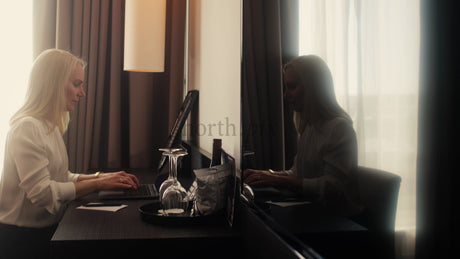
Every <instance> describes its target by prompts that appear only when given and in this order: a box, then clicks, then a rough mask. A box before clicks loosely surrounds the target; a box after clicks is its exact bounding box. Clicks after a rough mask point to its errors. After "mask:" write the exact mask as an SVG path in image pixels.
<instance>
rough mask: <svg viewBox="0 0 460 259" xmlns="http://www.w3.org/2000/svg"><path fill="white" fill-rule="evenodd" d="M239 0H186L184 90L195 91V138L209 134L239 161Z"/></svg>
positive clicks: (207, 140) (207, 141) (204, 139)
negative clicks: (187, 27)
mask: <svg viewBox="0 0 460 259" xmlns="http://www.w3.org/2000/svg"><path fill="white" fill-rule="evenodd" d="M241 11H242V8H241V1H240V0H231V1H228V0H190V34H189V35H190V36H189V37H190V38H189V90H192V89H196V90H199V92H200V97H199V115H198V116H199V127H198V144H199V146H200V147H201V148H202V149H204V150H205V151H207V152H210V153H211V152H212V140H213V139H214V138H221V139H222V147H223V149H224V150H225V151H227V152H228V153H229V154H231V155H232V156H233V157H235V159H236V164H237V167H238V168H239V163H240V161H239V160H240V156H241V150H240V146H241V144H240V142H241V140H240V139H241V138H240V135H241V134H240V125H241V123H240V106H241V86H240V82H241Z"/></svg>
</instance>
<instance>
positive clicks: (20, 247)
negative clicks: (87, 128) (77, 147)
mask: <svg viewBox="0 0 460 259" xmlns="http://www.w3.org/2000/svg"><path fill="white" fill-rule="evenodd" d="M84 68H85V62H84V61H82V60H81V59H79V58H77V57H76V56H74V55H72V54H71V53H70V52H67V51H63V50H58V49H50V50H46V51H44V52H43V53H41V54H40V55H39V56H38V57H37V58H36V60H35V62H34V64H33V67H32V70H31V73H30V77H29V86H28V91H27V95H26V98H25V103H24V105H23V106H22V107H21V108H20V109H19V110H18V111H17V112H16V113H15V114H14V115H13V116H12V118H11V121H10V130H9V132H8V136H7V139H6V143H5V157H4V167H3V171H2V175H1V178H0V248H1V249H0V253H1V254H2V257H3V256H5V257H6V258H10V257H9V256H11V258H23V257H25V256H29V255H32V257H28V258H40V257H46V256H47V251H48V241H49V240H50V238H51V236H52V234H53V232H54V229H55V226H56V225H57V223H58V221H59V220H60V218H61V216H62V214H63V212H64V210H65V208H66V204H67V203H68V202H69V201H71V200H73V199H75V198H77V197H81V196H83V195H86V194H89V193H91V192H95V191H98V190H107V189H119V188H137V187H138V185H139V182H138V180H137V178H136V177H135V176H133V175H131V174H127V173H126V172H122V171H121V172H114V173H97V174H95V175H89V174H73V173H71V172H70V171H69V170H68V158H67V151H66V147H65V145H64V142H63V139H62V135H63V134H64V132H65V131H66V130H67V125H68V123H69V112H70V111H72V110H73V109H74V108H75V106H76V105H77V103H78V101H79V100H80V98H83V97H85V91H84V89H83V85H84V81H85V72H84ZM21 253H25V254H24V255H22V254H21Z"/></svg>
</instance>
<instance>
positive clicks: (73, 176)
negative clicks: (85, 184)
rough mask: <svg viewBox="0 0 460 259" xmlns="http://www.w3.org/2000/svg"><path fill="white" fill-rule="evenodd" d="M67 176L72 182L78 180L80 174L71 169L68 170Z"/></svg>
mask: <svg viewBox="0 0 460 259" xmlns="http://www.w3.org/2000/svg"><path fill="white" fill-rule="evenodd" d="M67 176H68V179H69V181H70V182H78V177H79V176H80V174H74V173H72V172H70V171H67Z"/></svg>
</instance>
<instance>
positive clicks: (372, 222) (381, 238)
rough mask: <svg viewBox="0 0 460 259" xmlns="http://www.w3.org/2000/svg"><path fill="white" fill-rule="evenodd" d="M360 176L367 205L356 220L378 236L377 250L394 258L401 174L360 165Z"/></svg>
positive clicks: (358, 173)
mask: <svg viewBox="0 0 460 259" xmlns="http://www.w3.org/2000/svg"><path fill="white" fill-rule="evenodd" d="M356 178H357V180H358V188H359V194H360V197H361V201H362V203H363V204H364V206H365V211H364V213H363V215H362V216H360V217H359V218H356V221H357V222H358V223H360V224H361V225H363V226H365V227H366V228H368V229H369V231H370V233H371V234H372V236H373V237H374V239H373V241H374V242H373V244H374V246H375V254H376V255H378V256H381V258H394V252H395V251H394V242H395V231H394V228H395V218H396V206H397V203H398V195H399V187H400V184H401V177H400V176H398V175H395V174H392V173H389V172H385V171H382V170H378V169H373V168H367V167H363V166H358V170H357V174H356Z"/></svg>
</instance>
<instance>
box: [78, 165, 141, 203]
mask: <svg viewBox="0 0 460 259" xmlns="http://www.w3.org/2000/svg"><path fill="white" fill-rule="evenodd" d="M74 184H75V196H76V197H77V198H78V197H82V196H84V195H86V194H89V193H92V192H96V191H102V190H113V189H130V188H133V189H137V188H138V187H139V180H137V177H136V176H134V175H132V174H128V173H126V172H125V171H119V172H113V173H100V174H99V175H98V177H97V178H95V177H94V176H93V175H80V177H79V179H78V181H77V182H75V183H74Z"/></svg>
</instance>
